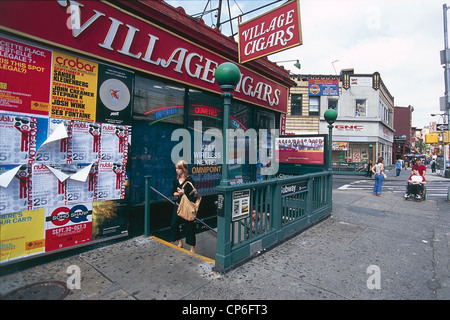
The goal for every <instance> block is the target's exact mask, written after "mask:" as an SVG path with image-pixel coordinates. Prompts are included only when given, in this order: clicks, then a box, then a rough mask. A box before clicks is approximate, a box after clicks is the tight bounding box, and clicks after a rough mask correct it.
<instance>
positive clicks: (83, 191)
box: [66, 163, 98, 204]
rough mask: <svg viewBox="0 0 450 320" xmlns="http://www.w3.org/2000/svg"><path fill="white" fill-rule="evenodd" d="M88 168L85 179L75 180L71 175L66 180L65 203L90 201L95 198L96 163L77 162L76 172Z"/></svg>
mask: <svg viewBox="0 0 450 320" xmlns="http://www.w3.org/2000/svg"><path fill="white" fill-rule="evenodd" d="M83 169H84V170H88V173H87V176H86V179H81V180H75V179H73V176H72V177H71V178H70V179H67V181H66V203H67V204H75V203H79V202H92V201H95V200H96V199H97V183H98V182H97V171H98V165H97V163H94V164H92V165H87V164H77V165H76V172H80V171H81V170H83Z"/></svg>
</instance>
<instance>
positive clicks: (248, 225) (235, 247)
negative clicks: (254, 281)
mask: <svg viewBox="0 0 450 320" xmlns="http://www.w3.org/2000/svg"><path fill="white" fill-rule="evenodd" d="M217 191H218V193H219V201H218V202H219V206H218V216H217V233H218V237H217V253H216V259H215V260H216V266H215V269H216V270H218V271H225V270H227V269H230V268H231V267H232V266H234V265H236V264H239V263H240V262H241V261H245V259H247V258H249V257H251V256H253V255H255V254H257V253H258V252H260V251H263V250H264V249H266V248H269V247H271V246H274V245H276V244H277V243H279V242H282V241H284V240H285V239H286V238H288V237H290V236H292V235H294V234H296V233H298V232H300V231H302V230H304V229H306V228H307V227H309V226H310V225H312V224H314V223H316V222H318V221H320V220H322V219H324V218H325V217H327V216H329V215H330V214H331V211H332V198H331V197H332V172H330V171H327V172H321V173H313V174H306V175H301V176H295V177H289V178H285V179H279V178H276V179H269V180H265V181H258V182H250V183H244V184H239V185H234V186H225V187H224V186H218V187H217ZM243 192H244V193H246V194H248V195H249V197H248V200H245V202H246V203H247V202H248V210H247V209H246V210H247V212H248V214H247V215H242V212H241V215H240V216H239V217H238V218H236V216H235V210H236V208H237V206H238V203H239V201H237V200H236V199H235V197H234V195H235V194H237V193H239V194H242V193H243ZM241 205H242V203H241Z"/></svg>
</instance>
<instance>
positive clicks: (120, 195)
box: [97, 162, 126, 201]
mask: <svg viewBox="0 0 450 320" xmlns="http://www.w3.org/2000/svg"><path fill="white" fill-rule="evenodd" d="M125 174H126V168H125V165H124V164H122V163H115V162H99V164H98V184H97V200H98V201H104V200H114V199H124V198H125Z"/></svg>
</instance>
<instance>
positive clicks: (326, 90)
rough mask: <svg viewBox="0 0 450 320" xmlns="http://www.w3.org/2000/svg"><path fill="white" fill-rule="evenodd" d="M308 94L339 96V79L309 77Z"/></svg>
mask: <svg viewBox="0 0 450 320" xmlns="http://www.w3.org/2000/svg"><path fill="white" fill-rule="evenodd" d="M308 93H309V95H310V96H339V79H309V80H308Z"/></svg>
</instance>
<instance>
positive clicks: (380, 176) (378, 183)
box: [372, 157, 384, 197]
mask: <svg viewBox="0 0 450 320" xmlns="http://www.w3.org/2000/svg"><path fill="white" fill-rule="evenodd" d="M383 161H384V159H383V158H382V157H379V158H378V161H377V164H376V165H374V166H373V167H372V172H373V173H374V174H375V185H374V186H373V195H374V196H377V197H381V187H382V186H383V181H384V164H383Z"/></svg>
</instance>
